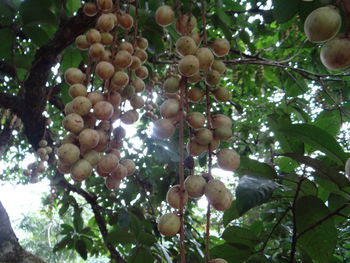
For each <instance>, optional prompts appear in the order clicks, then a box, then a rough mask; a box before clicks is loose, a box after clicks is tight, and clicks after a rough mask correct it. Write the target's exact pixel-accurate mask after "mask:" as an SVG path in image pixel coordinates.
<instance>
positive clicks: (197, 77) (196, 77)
mask: <svg viewBox="0 0 350 263" xmlns="http://www.w3.org/2000/svg"><path fill="white" fill-rule="evenodd" d="M200 80H202V76H201V73H200V72H199V71H198V72H197V73H195V74H194V75H192V76H191V77H189V78H188V79H187V81H188V82H189V83H197V82H198V81H200Z"/></svg>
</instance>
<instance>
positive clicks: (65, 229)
mask: <svg viewBox="0 0 350 263" xmlns="http://www.w3.org/2000/svg"><path fill="white" fill-rule="evenodd" d="M61 228H62V231H61V232H60V234H61V235H68V234H73V233H74V228H73V227H72V226H70V225H68V224H62V225H61Z"/></svg>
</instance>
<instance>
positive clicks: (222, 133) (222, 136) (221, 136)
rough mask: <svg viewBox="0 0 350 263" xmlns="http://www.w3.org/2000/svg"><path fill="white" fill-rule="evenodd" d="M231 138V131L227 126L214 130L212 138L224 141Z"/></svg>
mask: <svg viewBox="0 0 350 263" xmlns="http://www.w3.org/2000/svg"><path fill="white" fill-rule="evenodd" d="M231 137H232V129H231V128H230V127H227V126H218V127H216V128H215V130H214V138H215V139H218V140H221V141H226V140H228V139H230V138H231Z"/></svg>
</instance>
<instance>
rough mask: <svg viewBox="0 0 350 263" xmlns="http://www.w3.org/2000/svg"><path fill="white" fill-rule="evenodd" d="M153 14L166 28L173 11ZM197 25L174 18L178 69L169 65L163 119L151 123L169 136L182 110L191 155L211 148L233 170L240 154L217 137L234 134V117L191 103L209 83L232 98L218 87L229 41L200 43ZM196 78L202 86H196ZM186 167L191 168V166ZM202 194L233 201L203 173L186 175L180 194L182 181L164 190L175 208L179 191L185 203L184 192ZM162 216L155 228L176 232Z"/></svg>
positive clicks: (219, 96)
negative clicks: (195, 107)
mask: <svg viewBox="0 0 350 263" xmlns="http://www.w3.org/2000/svg"><path fill="white" fill-rule="evenodd" d="M155 19H156V22H157V23H158V24H159V25H160V26H162V27H166V26H168V25H170V24H172V23H173V20H174V19H175V14H174V11H173V10H172V8H171V7H169V6H161V7H159V8H158V10H157V11H156V17H155ZM196 26H197V19H196V18H195V17H194V16H193V15H192V14H182V15H180V16H179V17H177V19H176V24H175V28H176V31H177V32H178V33H179V34H180V35H181V36H180V38H178V40H177V41H176V43H175V48H176V52H177V55H178V56H179V59H178V61H177V68H175V69H174V68H173V69H172V70H171V72H170V74H167V77H166V78H165V80H164V82H163V86H162V89H163V94H164V98H165V100H164V101H163V103H162V104H161V105H160V107H159V108H160V110H159V112H160V116H161V118H160V119H158V120H156V121H155V122H154V128H153V133H154V135H155V136H156V137H157V138H159V139H167V138H170V137H171V136H172V135H173V134H174V132H175V130H176V125H177V124H178V122H179V116H180V114H184V115H185V120H186V123H187V126H188V128H189V130H190V138H189V140H188V142H187V153H188V155H189V158H192V156H199V155H201V154H203V153H205V152H208V151H209V152H210V153H214V151H216V152H217V153H216V155H217V163H218V165H219V167H220V168H221V169H224V170H228V171H233V170H235V169H236V168H237V167H238V166H239V163H240V158H239V155H238V154H237V153H236V152H235V151H234V150H231V149H221V150H219V145H220V142H221V141H228V140H230V138H231V137H232V120H231V119H230V118H229V117H227V116H226V115H223V114H210V115H209V116H208V115H205V114H203V112H198V111H192V110H191V104H196V103H203V105H206V101H205V99H204V98H205V97H206V96H207V94H206V93H207V92H206V87H209V90H210V96H213V97H214V98H215V100H216V101H217V102H219V103H220V102H226V101H228V100H230V92H229V90H228V89H226V88H223V87H219V86H218V85H219V83H220V80H221V78H222V76H223V74H224V73H225V71H226V66H225V63H224V62H223V61H222V60H220V58H221V57H223V56H226V55H227V54H228V53H229V51H230V44H229V42H228V41H227V40H226V39H224V38H222V39H215V40H213V41H212V43H211V44H210V45H209V46H201V36H200V34H199V33H198V32H197V30H196ZM204 44H205V43H204ZM196 83H198V84H200V83H202V84H203V85H195V84H196ZM186 84H189V89H188V91H187V92H186V93H185V98H183V97H182V98H181V97H180V96H181V92H180V90H181V88H183V87H181V85H186ZM191 85H192V86H191ZM181 100H183V101H185V104H186V106H187V107H185V111H184V112H181V106H180V104H181ZM187 104H188V105H187ZM190 170H193V167H191V168H190ZM204 194H205V195H206V197H207V199H208V201H209V202H210V204H211V205H212V206H213V207H214V208H215V209H217V210H219V211H224V210H227V209H228V208H229V207H230V206H231V203H232V194H231V192H230V191H229V190H228V189H227V188H226V187H225V185H224V184H223V183H222V182H221V181H219V180H217V179H212V178H209V177H208V176H205V175H204V176H198V175H190V176H188V177H187V178H186V181H185V191H184V192H183V193H181V189H180V185H175V186H173V187H172V188H170V189H169V191H168V193H167V202H168V204H169V205H170V206H171V207H172V208H174V209H179V208H180V198H181V195H182V198H183V199H182V200H183V204H184V205H185V204H186V203H187V200H188V197H192V198H200V197H201V196H203V195H204ZM171 217H172V218H173V217H174V215H173V214H171ZM165 218H166V217H165ZM165 218H164V216H163V217H161V218H160V221H159V224H158V228H159V231H160V232H161V233H162V234H164V235H165V236H169V235H170V234H169V233H172V234H173V235H174V234H176V233H177V232H176V231H170V230H169V229H168V227H167V226H168V224H166V223H164V221H165V220H166V219H165ZM174 218H175V217H174ZM172 230H173V229H172Z"/></svg>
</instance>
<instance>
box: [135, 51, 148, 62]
mask: <svg viewBox="0 0 350 263" xmlns="http://www.w3.org/2000/svg"><path fill="white" fill-rule="evenodd" d="M134 56H136V57H138V58H139V59H140V61H141V63H142V64H143V63H145V62H146V60H147V59H148V55H147V52H146V51H145V50H143V49H140V48H137V49H136V50H135V53H134Z"/></svg>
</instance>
